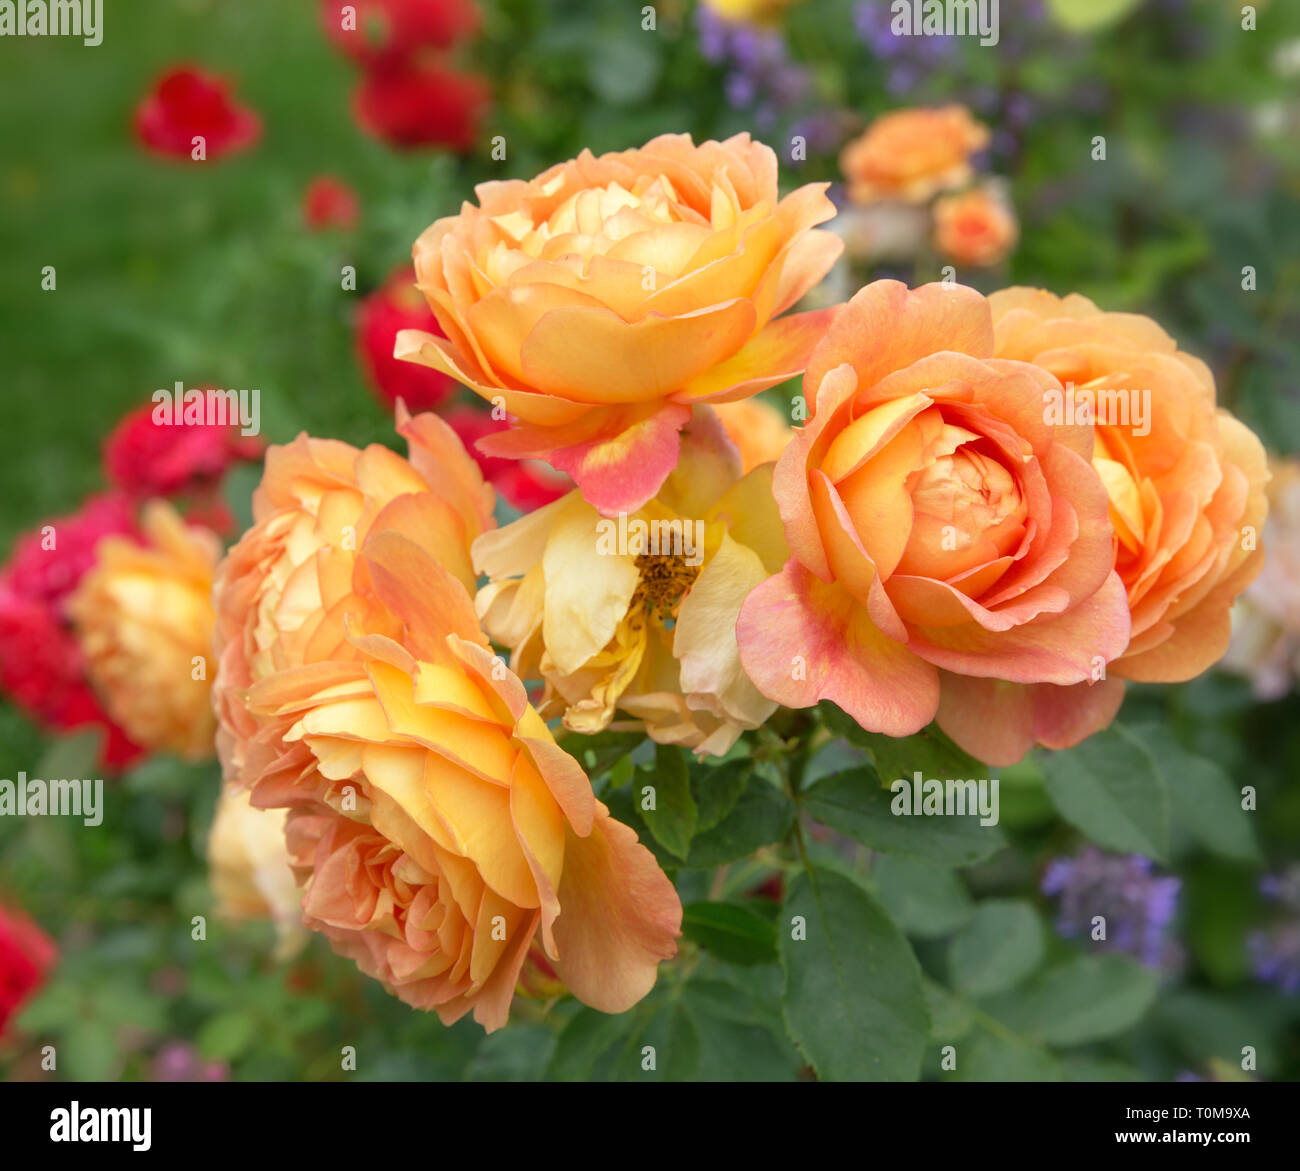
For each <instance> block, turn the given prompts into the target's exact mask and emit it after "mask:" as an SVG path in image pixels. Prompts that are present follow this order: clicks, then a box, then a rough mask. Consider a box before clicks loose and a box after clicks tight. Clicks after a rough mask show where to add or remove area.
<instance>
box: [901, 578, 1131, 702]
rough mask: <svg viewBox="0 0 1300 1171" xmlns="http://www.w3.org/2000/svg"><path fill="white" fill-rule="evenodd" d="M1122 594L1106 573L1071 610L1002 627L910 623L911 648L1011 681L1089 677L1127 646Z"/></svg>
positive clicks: (964, 670)
mask: <svg viewBox="0 0 1300 1171" xmlns="http://www.w3.org/2000/svg"><path fill="white" fill-rule="evenodd" d="M1129 631H1130V619H1129V612H1128V598H1127V595H1126V594H1125V592H1124V584H1123V582H1121V581H1120V579H1119V575H1118V574H1116V573H1113V572H1112V573H1111V575H1110V576H1109V577H1108V578H1107V579H1106V582H1105V584H1103V585H1102V587H1101V589H1099V590H1098V591H1097V592H1096V593H1095V594H1093V595H1092V597H1090V598H1087V599H1085V600H1084V601H1083V602H1081V603H1080V604H1079V605H1078V606H1075V607H1074V608H1073V609H1072V610H1068V611H1066V612H1065V613H1064V614H1060V615H1057V616H1055V617H1051V618H1042V619H1039V620H1038V621H1035V622H1028V623H1026V624H1024V625H1023V626H1017V627H1014V628H1013V629H1011V630H1006V631H994V630H986V629H985V628H984V627H982V626H979V625H977V624H975V623H973V622H972V623H970V624H969V625H966V626H947V627H919V626H918V627H913V628H912V642H911V644H910V645H911V647H912V649H913V650H914V651H915V652H916V654H918V655H920V656H921V657H922V658H924V659H926V660H927V661H928V662H931V663H933V664H934V665H935V666H937V667H942V668H943V669H944V670H947V671H952V672H954V673H956V674H960V675H976V676H981V677H987V678H996V679H1005V680H1008V681H1010V682H1014V683H1059V684H1065V685H1068V684H1073V683H1079V682H1082V681H1083V680H1085V679H1090V678H1092V675H1093V672H1094V671H1095V669H1096V667H1097V663H1098V661H1100V662H1103V663H1109V662H1111V661H1112V660H1114V659H1115V658H1117V657H1118V656H1119V655H1121V654H1123V652H1124V649H1125V648H1126V647H1127V646H1128V640H1129Z"/></svg>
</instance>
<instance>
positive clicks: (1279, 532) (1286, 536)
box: [1223, 457, 1300, 700]
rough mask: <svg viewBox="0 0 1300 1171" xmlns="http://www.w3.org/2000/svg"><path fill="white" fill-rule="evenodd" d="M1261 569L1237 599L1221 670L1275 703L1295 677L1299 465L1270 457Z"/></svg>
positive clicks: (1299, 612)
mask: <svg viewBox="0 0 1300 1171" xmlns="http://www.w3.org/2000/svg"><path fill="white" fill-rule="evenodd" d="M1268 466H1269V471H1270V472H1271V474H1272V479H1271V480H1270V481H1269V485H1268V520H1267V522H1266V523H1265V525H1264V547H1265V549H1266V553H1265V556H1264V566H1263V569H1262V570H1261V572H1260V575H1259V577H1257V578H1256V579H1255V580H1254V581H1253V582H1251V583H1250V585H1248V586H1247V587H1246V590H1245V592H1244V593H1243V594H1242V595H1241V597H1239V598H1238V599H1237V604H1236V607H1235V608H1234V610H1233V614H1232V641H1231V642H1230V643H1229V645H1228V653H1227V654H1226V655H1225V656H1224V658H1223V667H1224V668H1225V669H1226V670H1229V671H1232V672H1234V673H1236V674H1238V675H1244V676H1246V677H1247V678H1248V679H1249V680H1250V681H1251V686H1252V688H1253V690H1254V692H1255V694H1256V695H1257V696H1258V697H1259V698H1260V699H1265V700H1272V699H1280V698H1281V697H1282V696H1284V695H1286V694H1287V692H1289V691H1291V690H1292V688H1293V687H1294V686H1295V681H1296V679H1297V678H1300V461H1297V460H1295V459H1278V458H1275V457H1274V458H1270V459H1269V461H1268Z"/></svg>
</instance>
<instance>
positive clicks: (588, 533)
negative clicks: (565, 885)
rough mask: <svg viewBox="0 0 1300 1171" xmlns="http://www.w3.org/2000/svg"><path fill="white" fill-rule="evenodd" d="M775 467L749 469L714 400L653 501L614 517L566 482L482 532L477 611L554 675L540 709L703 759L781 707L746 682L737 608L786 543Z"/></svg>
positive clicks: (492, 630) (525, 659) (516, 662)
mask: <svg viewBox="0 0 1300 1171" xmlns="http://www.w3.org/2000/svg"><path fill="white" fill-rule="evenodd" d="M771 485H772V466H771V465H770V464H768V465H765V466H761V467H759V468H757V469H755V470H754V471H752V472H750V473H749V474H748V475H746V476H744V477H743V478H742V477H741V474H740V460H739V458H738V456H737V452H736V450H735V448H734V446H733V445H732V444H731V443H730V441H729V440H728V439H727V437H726V433H725V432H724V431H723V429H722V428H721V426H720V425H719V423H718V421H717V419H716V418H714V417H712V413H711V411H710V409H709V408H708V407H702V408H700V409H699V411H698V412H697V414H696V417H695V418H694V419H693V420H692V422H691V424H690V425H689V427H688V428H687V432H686V436H685V439H684V441H683V443H682V456H681V461H680V462H679V464H678V466H677V468H676V469H675V470H674V471H673V473H672V475H670V476H669V477H668V479H667V480H666V481H665V482H664V485H663V487H662V488H661V489H660V491H659V493H658V494H657V495H656V496H655V498H654V499H653V500H651V501H650V502H649V504H647V505H646V506H645V507H644V508H642V509H640V510H638V511H637V512H635V513H633V514H631V515H630V516H628V515H626V514H625V515H623V516H621V517H620V518H619V519H618V520H615V519H612V518H602V517H601V516H600V514H599V513H598V512H597V511H596V510H595V509H594V508H593V507H592V506H591V505H590V504H588V503H587V502H586V501H585V500H584V499H583V498H582V494H581V493H579V492H576V491H574V492H570V493H569V494H568V495H567V496H565V497H563V498H561V499H560V500H557V501H556V502H555V503H554V504H550V505H548V506H547V507H545V508H543V509H539V510H538V511H537V512H533V513H530V514H529V515H527V516H525V517H523V518H522V519H520V520H517V521H515V522H514V523H513V524H509V525H506V526H505V527H504V528H501V529H497V530H496V531H495V532H492V533H486V534H484V535H483V536H482V537H480V538H479V539H478V540H477V541H475V542H474V549H473V555H474V565H475V567H476V568H477V569H478V570H480V571H481V572H484V573H486V574H487V575H488V577H489V579H490V580H489V584H488V585H487V586H485V587H484V588H483V589H482V590H480V591H479V594H478V599H477V606H478V612H479V615H480V617H481V618H482V620H483V624H484V627H485V628H486V630H487V632H488V633H489V634H490V635H491V636H492V638H493V639H495V640H496V641H497V642H499V643H502V644H504V645H506V646H509V647H510V648H511V651H512V654H513V657H512V659H511V666H512V667H513V668H514V669H515V671H516V672H518V674H519V675H520V676H521V677H523V678H525V679H534V678H540V679H543V680H544V681H545V684H546V689H545V692H544V694H543V701H542V707H541V710H542V711H543V712H544V713H546V714H547V715H550V714H552V712H554V713H556V714H560V713H562V714H563V717H564V724H565V726H566V727H567V728H569V729H571V730H573V731H577V732H584V733H588V734H590V733H595V732H600V731H603V730H604V729H605V728H608V727H609V726H610V724H611V721H613V720H615V718H616V713H622V715H623V717H624V718H623V720H621V721H619V722H618V724H617V725H616V726H617V727H620V728H621V727H636V728H641V727H644V729H645V731H646V732H647V733H648V734H649V736H650V737H651V738H652V739H653V740H656V741H658V742H659V743H663V744H680V745H682V746H684V747H690V748H694V749H695V751H696V752H697V753H698V754H700V755H705V754H710V753H712V754H721V753H724V752H726V751H727V749H729V748H730V747H731V746H732V745H733V744H734V743H735V742H736V739H737V737H739V735H740V733H741V732H742V731H743V730H744V729H746V728H756V727H758V726H759V725H760V724H762V723H763V722H764V721H765V720H766V719H767V718H768V717H769V716H770V715H771V714H772V712H773V711H775V710H776V705H775V704H774V703H772V702H771V701H770V700H768V699H764V698H763V696H761V695H760V694H759V693H758V691H757V690H756V689H755V688H754V685H753V684H752V683H751V682H750V681H749V680H748V679H747V678H746V677H745V673H744V671H742V670H741V667H740V658H739V655H738V652H737V647H736V636H735V627H736V616H737V615H738V614H739V612H740V605H741V603H742V602H743V601H744V598H745V595H746V594H747V593H748V592H749V590H750V589H752V588H753V587H754V586H756V585H757V584H758V583H759V582H761V581H763V580H764V579H765V578H766V577H767V576H768V575H769V574H772V573H775V572H776V571H777V570H778V569H779V568H780V567H781V564H782V563H783V562H784V561H785V558H786V556H787V550H786V547H785V541H784V539H783V538H782V536H781V523H780V518H779V516H778V515H777V511H776V505H775V503H774V501H773V499H772V487H771Z"/></svg>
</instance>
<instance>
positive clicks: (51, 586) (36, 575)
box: [0, 492, 135, 614]
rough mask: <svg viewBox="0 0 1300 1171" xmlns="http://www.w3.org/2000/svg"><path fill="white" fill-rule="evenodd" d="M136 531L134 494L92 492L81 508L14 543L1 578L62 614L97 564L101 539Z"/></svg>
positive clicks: (30, 599) (12, 588)
mask: <svg viewBox="0 0 1300 1171" xmlns="http://www.w3.org/2000/svg"><path fill="white" fill-rule="evenodd" d="M134 532H135V509H134V507H133V505H132V503H131V501H130V499H129V498H128V497H126V496H125V495H123V494H121V493H118V492H105V493H103V494H101V495H98V496H89V497H87V498H86V500H85V501H84V502H83V503H82V505H81V507H80V508H79V509H78V510H77V511H76V512H74V513H71V514H70V515H68V516H61V517H55V518H54V519H52V520H48V521H46V522H45V523H44V524H43V525H42V526H41V527H40V528H39V529H37V530H36V531H34V532H30V533H24V534H23V535H22V536H20V537H19V538H18V539H17V540H16V541H14V547H13V551H12V552H11V553H10V556H9V563H8V564H7V565H6V566H5V567H4V570H3V572H2V573H0V582H2V583H3V584H4V585H7V586H8V587H9V589H11V590H12V591H13V592H14V593H15V594H17V595H18V596H19V597H21V598H25V599H27V600H28V601H32V602H38V603H40V604H42V605H44V606H47V607H49V608H50V609H52V610H54V611H55V613H56V614H57V613H58V612H59V610H60V607H61V605H62V603H63V600H64V599H65V598H66V597H67V596H68V594H70V593H71V592H72V591H73V590H74V589H75V588H76V585H77V583H78V582H79V581H80V580H81V575H82V574H83V573H85V572H86V570H87V569H89V568H90V566H91V564H92V563H93V561H94V559H95V546H96V545H97V544H98V543H99V539H100V538H101V537H106V536H108V535H109V534H110V533H120V534H123V535H127V536H129V535H131V534H133V533H134Z"/></svg>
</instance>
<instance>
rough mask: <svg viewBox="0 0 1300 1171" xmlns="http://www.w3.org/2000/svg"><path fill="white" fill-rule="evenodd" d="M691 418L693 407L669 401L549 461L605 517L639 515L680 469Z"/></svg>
mask: <svg viewBox="0 0 1300 1171" xmlns="http://www.w3.org/2000/svg"><path fill="white" fill-rule="evenodd" d="M690 417H691V410H690V407H686V406H682V405H680V404H676V403H669V404H666V405H665V406H664V407H663V409H662V410H660V411H658V412H656V413H655V414H653V415H651V416H650V417H649V418H647V419H643V420H642V421H641V422H639V423H634V424H633V425H632V426H630V427H628V428H627V429H626V430H625V431H622V432H620V433H618V434H615V435H611V436H606V437H603V438H600V439H596V440H590V441H587V442H584V443H578V444H575V445H573V446H572V447H564V448H559V449H556V450H553V451H551V452H550V453H549V455H548V456H547V458H548V460H549V462H550V464H551V466H552V467H555V468H556V469H558V470H559V471H562V472H567V473H568V474H569V475H570V476H572V477H573V481H574V483H575V484H577V485H578V488H579V490H580V491H581V492H582V495H583V497H584V498H585V499H586V500H587V501H588V503H590V504H591V505H592V507H594V508H595V509H596V510H597V511H598V512H600V513H601V514H602V515H603V516H616V515H617V514H618V513H620V512H627V513H632V512H636V511H637V509H639V508H641V507H643V506H644V505H645V504H646V503H647V502H648V501H649V500H651V499H652V498H653V497H654V495H655V493H656V492H658V491H659V489H660V488H661V487H662V486H663V482H664V481H665V480H666V479H667V478H668V475H669V473H670V472H671V471H672V470H673V468H674V467H676V466H677V455H678V452H679V450H680V448H681V436H680V435H679V434H678V433H679V432H680V431H681V429H682V427H684V426H685V425H686V422H687V420H688V419H689V418H690ZM480 446H482V445H481V444H480Z"/></svg>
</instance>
